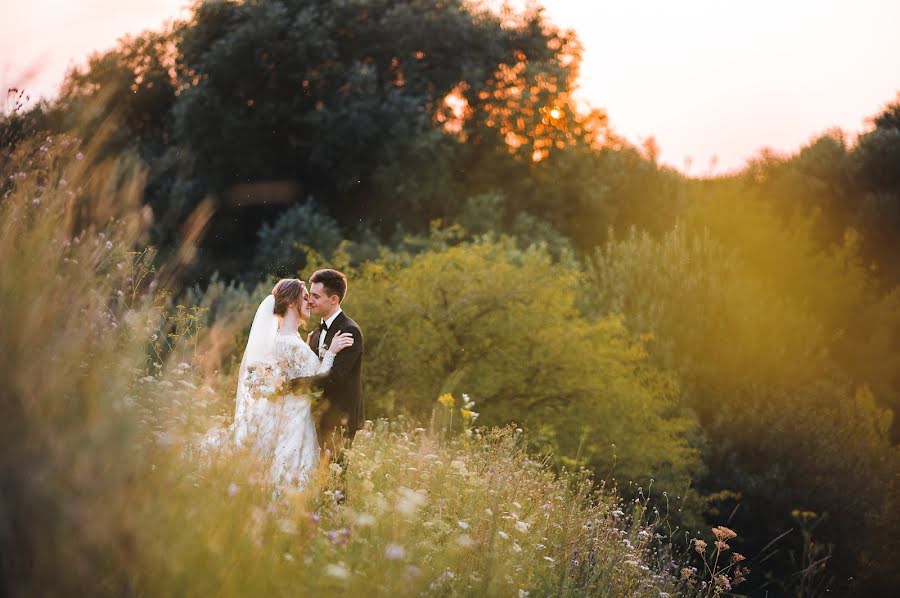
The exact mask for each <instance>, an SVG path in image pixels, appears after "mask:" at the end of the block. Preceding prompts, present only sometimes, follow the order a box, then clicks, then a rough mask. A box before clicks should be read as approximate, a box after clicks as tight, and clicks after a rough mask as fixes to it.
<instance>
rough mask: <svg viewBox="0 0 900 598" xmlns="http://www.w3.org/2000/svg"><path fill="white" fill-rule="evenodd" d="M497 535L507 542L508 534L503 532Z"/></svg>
mask: <svg viewBox="0 0 900 598" xmlns="http://www.w3.org/2000/svg"><path fill="white" fill-rule="evenodd" d="M497 535H498V536H500V537H501V538H503V539H504V540H509V534H507V533H506V532H505V531H503V530H500V531H498V532H497Z"/></svg>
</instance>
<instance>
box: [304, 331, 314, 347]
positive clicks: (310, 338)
mask: <svg viewBox="0 0 900 598" xmlns="http://www.w3.org/2000/svg"><path fill="white" fill-rule="evenodd" d="M313 332H315V330H311V331H310V333H309V334H307V335H306V344H307V345H308V344H310V343H311V342H312V335H313Z"/></svg>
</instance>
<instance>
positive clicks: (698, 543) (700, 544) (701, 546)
mask: <svg viewBox="0 0 900 598" xmlns="http://www.w3.org/2000/svg"><path fill="white" fill-rule="evenodd" d="M694 550H696V551H697V553H698V554H703V552H704V551H705V550H706V542H704V541H703V540H698V539H697V538H694Z"/></svg>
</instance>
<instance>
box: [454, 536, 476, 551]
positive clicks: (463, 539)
mask: <svg viewBox="0 0 900 598" xmlns="http://www.w3.org/2000/svg"><path fill="white" fill-rule="evenodd" d="M456 543H457V544H459V545H460V546H462V547H463V548H469V547H471V546H474V545H475V540H473V539H472V536H470V535H469V534H460V536H459V537H458V538H457V539H456Z"/></svg>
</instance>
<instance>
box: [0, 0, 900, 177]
mask: <svg viewBox="0 0 900 598" xmlns="http://www.w3.org/2000/svg"><path fill="white" fill-rule="evenodd" d="M525 1H527V0H522V1H521V2H519V1H518V0H514V1H513V4H522V3H523V2H525ZM541 4H543V5H544V6H545V7H546V11H547V14H548V15H549V16H550V18H551V19H552V20H553V21H554V22H556V23H557V24H559V25H560V26H562V27H565V28H572V29H574V30H575V31H576V33H577V34H578V36H579V38H580V39H581V42H582V45H583V46H584V57H583V59H584V60H583V63H582V69H581V85H580V87H581V89H580V91H579V98H580V100H581V101H583V102H586V103H589V104H591V105H592V106H596V107H599V108H602V109H604V110H606V111H607V113H608V114H609V118H610V122H611V124H612V127H613V129H614V130H615V131H616V132H618V133H619V134H620V135H623V136H624V137H625V138H626V139H628V140H629V141H631V142H632V143H635V144H641V143H643V142H644V141H645V140H646V139H647V138H649V137H653V138H654V139H655V141H656V144H657V145H658V147H659V150H660V152H659V157H660V161H661V162H662V163H664V164H667V165H669V166H673V167H675V168H678V169H679V170H682V171H684V172H686V173H687V174H690V175H694V176H709V175H712V174H717V173H722V172H726V171H729V170H733V169H736V168H740V167H741V166H742V165H743V164H745V163H746V161H747V160H748V159H749V158H752V157H753V156H754V155H757V154H758V153H759V151H760V150H761V149H762V148H768V149H770V150H773V151H775V152H779V153H791V152H794V151H796V150H797V149H799V148H800V147H801V146H803V145H804V144H806V143H808V142H809V141H810V140H811V139H813V138H814V137H816V136H818V135H820V134H822V133H825V132H826V131H828V130H829V129H833V128H836V127H837V128H841V129H843V130H844V131H846V132H847V133H848V134H850V135H851V137H852V135H853V134H855V133H857V132H859V131H862V130H865V129H866V128H867V127H868V126H869V125H868V124H867V122H866V119H867V118H868V117H871V116H873V115H874V114H876V113H878V112H879V111H880V110H881V108H882V107H883V106H884V105H885V104H887V103H888V102H891V101H893V100H894V99H895V98H897V94H898V92H900V35H897V34H896V27H897V24H898V23H900V0H852V1H851V0H741V1H738V0H616V1H611V0H543V1H542V2H541ZM187 5H189V2H188V1H187V0H28V1H26V2H21V1H16V0H0V86H2V87H4V88H8V87H13V86H18V87H25V88H27V89H28V90H30V91H31V92H32V95H35V96H52V95H53V94H54V93H55V91H56V89H57V87H58V85H59V83H60V81H61V80H62V78H63V75H64V73H65V71H66V69H67V68H69V67H70V66H72V65H76V64H80V63H82V62H83V61H84V60H85V59H86V57H87V56H88V55H89V54H90V53H91V52H93V51H98V50H105V49H108V48H111V47H113V46H114V45H115V43H116V40H117V39H118V38H119V37H121V36H122V35H124V34H128V33H131V34H134V33H139V32H140V31H142V30H144V29H148V28H151V29H155V28H158V27H160V26H161V25H162V24H163V23H164V22H165V21H167V20H170V19H172V18H174V17H178V16H183V15H184V14H185V7H186V6H187Z"/></svg>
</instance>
